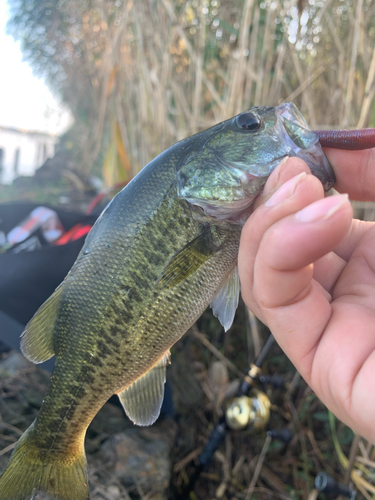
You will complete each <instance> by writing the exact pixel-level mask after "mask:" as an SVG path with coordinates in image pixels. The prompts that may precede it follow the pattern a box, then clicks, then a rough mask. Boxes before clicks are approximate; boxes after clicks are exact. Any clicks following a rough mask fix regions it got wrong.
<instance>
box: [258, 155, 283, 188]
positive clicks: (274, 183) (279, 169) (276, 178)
mask: <svg viewBox="0 0 375 500" xmlns="http://www.w3.org/2000/svg"><path fill="white" fill-rule="evenodd" d="M289 158H290V157H289V156H285V157H284V158H283V159H282V160H281V162H280V163H279V164H278V165H277V167H276V168H275V170H276V172H275V171H274V172H275V174H276V175H275V176H272V174H271V179H270V180H271V183H267V186H266V187H267V192H266V193H265V192H264V193H262V194H265V195H267V194H268V193H270V192H271V191H273V190H274V189H275V187H276V186H277V185H278V183H279V180H280V174H281V172H282V171H283V169H284V165H285V163H286V162H287V161H288V160H289Z"/></svg>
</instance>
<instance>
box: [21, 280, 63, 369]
mask: <svg viewBox="0 0 375 500" xmlns="http://www.w3.org/2000/svg"><path fill="white" fill-rule="evenodd" d="M61 291H62V286H61V285H60V286H59V287H58V288H56V290H55V292H54V293H53V295H51V297H50V298H49V299H47V300H46V302H44V304H42V305H41V306H40V307H39V309H38V310H37V312H36V313H35V314H34V316H33V317H32V318H31V320H30V321H29V322H28V323H27V325H26V328H25V330H24V331H23V333H22V335H21V350H22V353H23V354H24V356H26V358H27V359H29V360H30V361H32V362H33V363H43V362H44V361H47V360H48V359H50V358H52V356H53V355H54V354H55V349H54V345H53V332H54V329H55V322H56V318H57V315H58V312H59V309H60V303H61Z"/></svg>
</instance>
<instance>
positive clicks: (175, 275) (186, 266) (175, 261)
mask: <svg viewBox="0 0 375 500" xmlns="http://www.w3.org/2000/svg"><path fill="white" fill-rule="evenodd" d="M219 249H220V247H218V246H217V245H215V244H214V242H213V238H212V232H211V228H210V227H206V228H205V229H204V230H203V231H202V232H201V234H200V235H199V236H197V237H196V238H194V239H193V240H192V241H190V242H189V243H187V244H186V245H185V246H184V247H183V248H182V249H181V250H180V251H179V252H177V253H176V254H175V255H174V256H173V257H172V258H171V259H170V261H169V262H168V263H167V265H166V266H165V267H164V269H163V271H162V273H161V275H160V276H159V278H158V279H157V281H156V286H157V287H158V288H162V289H163V288H169V287H172V286H176V285H178V284H179V283H181V282H182V281H183V280H184V279H186V278H188V277H189V276H191V275H192V274H194V273H195V272H196V271H197V270H198V269H199V268H200V267H201V266H202V265H203V264H204V263H205V262H207V261H208V260H209V259H210V258H211V257H212V255H214V254H215V253H216V252H217V251H218V250H219Z"/></svg>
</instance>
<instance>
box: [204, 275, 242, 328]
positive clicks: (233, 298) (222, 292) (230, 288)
mask: <svg viewBox="0 0 375 500" xmlns="http://www.w3.org/2000/svg"><path fill="white" fill-rule="evenodd" d="M240 289H241V285H240V279H239V276H238V269H237V266H236V267H235V268H234V269H233V270H232V271H231V272H230V273H229V274H228V275H227V276H226V278H225V279H224V281H223V283H222V285H221V287H220V289H219V290H218V292H217V294H216V296H215V298H214V299H213V301H212V302H211V304H210V306H211V308H212V312H213V314H214V316H216V317H217V318H218V320H219V321H220V323H221V324H222V325H223V327H224V330H225V331H227V330H229V328H230V327H231V326H232V323H233V320H234V315H235V313H236V309H237V306H238V301H239V296H240Z"/></svg>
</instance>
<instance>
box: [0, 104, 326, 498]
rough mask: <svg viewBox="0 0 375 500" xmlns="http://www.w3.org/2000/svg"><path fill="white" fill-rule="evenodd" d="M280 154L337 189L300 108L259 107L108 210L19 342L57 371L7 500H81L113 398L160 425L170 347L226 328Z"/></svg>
mask: <svg viewBox="0 0 375 500" xmlns="http://www.w3.org/2000/svg"><path fill="white" fill-rule="evenodd" d="M288 155H289V156H299V157H301V158H303V159H304V160H305V161H306V162H307V163H308V165H309V166H310V168H311V170H312V172H313V174H314V175H316V176H317V177H318V178H319V179H320V180H321V181H322V183H323V185H324V187H325V189H326V190H328V189H329V188H330V187H331V186H332V185H333V184H334V180H335V179H334V174H333V171H332V169H331V167H330V165H329V163H328V160H327V159H326V157H325V156H324V154H323V152H322V150H321V147H320V145H319V142H318V138H317V136H316V135H315V134H314V133H312V132H311V131H310V130H309V128H308V126H307V124H306V122H305V120H304V119H303V117H302V115H301V114H300V113H299V111H298V110H297V108H295V106H294V105H292V104H284V105H281V106H278V107H255V108H252V109H251V110H250V111H248V112H244V113H241V114H239V115H237V116H236V117H234V118H232V119H230V120H227V121H224V122H222V123H220V124H218V125H216V126H214V127H212V128H210V129H208V130H206V131H204V132H201V133H198V134H196V135H194V136H192V137H189V138H188V139H185V140H183V141H181V142H179V143H177V144H175V145H174V146H172V147H170V148H169V149H167V150H166V151H165V152H164V153H162V154H161V155H160V156H158V157H157V158H155V159H154V160H153V161H152V162H151V163H149V164H148V165H147V166H146V167H145V168H144V169H143V170H142V171H141V172H140V173H139V174H138V175H137V176H136V177H135V178H134V179H133V180H132V181H131V182H130V183H129V184H128V186H127V187H126V188H125V189H124V190H123V191H121V192H120V193H119V194H118V195H117V196H116V197H115V198H114V199H113V200H112V202H111V203H110V204H109V206H108V207H107V208H106V210H105V211H104V212H103V213H102V215H101V216H100V217H99V219H98V220H97V222H96V223H95V225H94V227H93V228H92V230H91V232H90V233H89V235H88V237H87V239H86V242H85V244H84V247H83V248H82V251H81V253H80V254H79V256H78V258H77V261H76V262H75V264H74V265H73V267H72V269H71V271H70V272H69V274H68V276H67V277H66V278H65V280H64V282H63V283H62V284H61V285H60V286H59V287H58V288H57V289H56V291H55V293H54V294H53V295H52V296H51V297H50V298H49V299H48V300H47V301H46V302H45V303H44V304H43V305H42V306H41V307H40V309H39V310H38V311H37V312H36V314H35V316H34V317H33V318H32V320H31V321H30V322H29V324H28V325H27V326H26V329H25V331H24V333H23V334H22V339H21V347H22V351H23V353H24V354H25V356H26V357H27V358H28V359H30V360H31V361H33V362H35V363H41V362H43V361H46V360H47V359H49V358H51V357H52V356H53V355H56V364H55V368H54V371H53V374H52V378H51V382H50V386H49V389H48V392H47V394H46V396H45V399H44V402H43V404H42V407H41V409H40V412H39V414H38V416H37V418H36V420H35V421H34V422H33V424H32V425H31V426H30V427H29V429H27V431H26V432H25V433H24V434H23V436H22V437H21V438H20V440H19V442H18V444H17V445H16V447H15V449H14V451H13V454H12V456H11V459H10V462H9V464H8V466H7V468H6V469H5V471H4V472H3V474H2V476H1V478H0V499H1V500H27V499H30V498H31V497H32V496H33V495H34V493H35V492H37V491H43V492H46V493H47V494H49V495H50V496H51V497H52V498H55V499H59V500H83V499H87V498H89V492H88V486H87V472H86V458H85V451H84V438H85V433H86V429H87V427H88V425H89V424H90V422H91V420H92V419H93V417H94V416H95V415H96V413H97V412H98V411H99V409H100V408H101V406H102V405H103V404H104V403H105V402H106V401H107V400H108V398H109V397H110V396H111V395H112V394H114V393H116V394H118V396H119V398H120V401H121V403H122V405H123V407H124V410H125V412H126V413H127V415H128V416H129V418H130V419H131V420H132V421H133V422H134V423H136V424H139V425H149V424H152V423H153V422H154V421H155V420H156V419H157V417H158V415H159V411H160V407H161V403H162V400H163V391H164V382H165V371H166V366H167V364H168V362H169V349H170V347H171V346H172V345H173V344H174V343H175V342H176V341H177V340H178V339H179V338H180V337H181V336H182V335H183V334H184V333H185V332H186V330H187V329H188V328H189V327H190V326H191V325H192V324H193V323H194V322H195V321H196V320H197V319H198V318H199V316H200V315H201V314H202V312H203V311H204V310H205V309H206V308H207V306H208V305H209V304H211V307H212V309H213V312H214V314H215V315H216V316H218V318H219V320H220V321H221V323H222V324H223V326H224V327H225V328H226V329H228V328H229V327H230V325H231V324H232V321H233V317H234V313H235V310H236V307H237V304H238V297H239V291H240V283H239V279H238V274H237V270H236V263H237V253H238V247H239V241H240V234H241V227H242V225H243V223H244V220H245V219H246V216H245V215H244V214H245V213H248V210H247V209H248V207H249V206H250V205H251V203H252V202H253V200H254V198H255V197H256V195H257V194H258V193H259V192H260V191H261V190H262V188H263V185H264V184H265V182H266V180H267V177H268V176H269V175H270V173H271V172H272V170H273V169H274V168H275V167H276V165H277V164H278V163H279V162H280V161H281V160H282V159H283V158H284V157H286V156H288Z"/></svg>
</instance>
